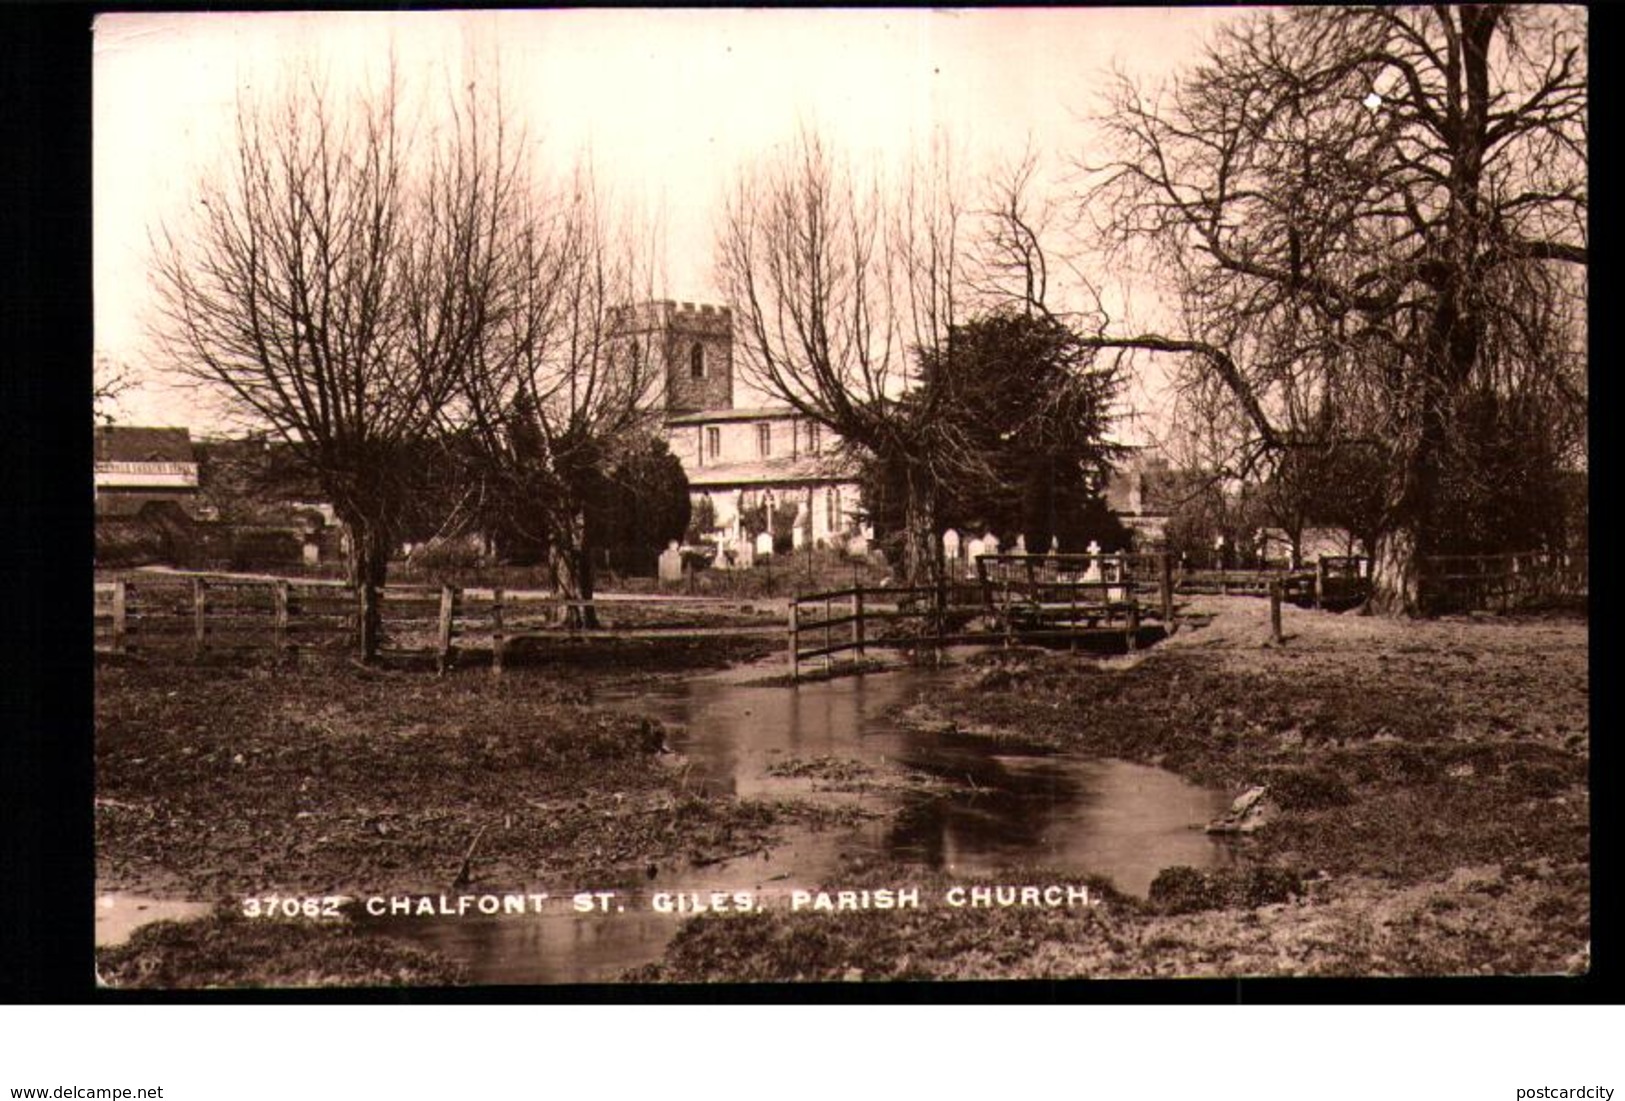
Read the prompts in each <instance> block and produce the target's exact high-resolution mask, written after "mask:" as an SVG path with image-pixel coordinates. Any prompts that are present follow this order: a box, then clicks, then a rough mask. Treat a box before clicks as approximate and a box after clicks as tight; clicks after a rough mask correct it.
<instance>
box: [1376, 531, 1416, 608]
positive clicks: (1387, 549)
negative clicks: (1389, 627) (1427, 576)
mask: <svg viewBox="0 0 1625 1101" xmlns="http://www.w3.org/2000/svg"><path fill="white" fill-rule="evenodd" d="M1420 569H1421V562H1420V556H1419V555H1418V554H1417V553H1416V532H1415V531H1414V530H1413V529H1411V528H1409V527H1402V528H1396V529H1395V530H1393V531H1390V532H1387V533H1385V534H1383V535H1379V536H1378V537H1377V538H1376V545H1375V547H1374V548H1373V553H1372V561H1371V601H1370V607H1371V610H1372V611H1374V612H1376V613H1378V614H1381V615H1417V614H1419V613H1420V612H1421V610H1422V600H1421V584H1420V580H1421V579H1420Z"/></svg>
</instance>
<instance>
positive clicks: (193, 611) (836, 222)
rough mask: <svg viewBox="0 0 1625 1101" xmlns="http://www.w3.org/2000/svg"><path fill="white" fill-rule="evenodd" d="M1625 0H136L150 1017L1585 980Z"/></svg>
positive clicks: (109, 925) (128, 329)
mask: <svg viewBox="0 0 1625 1101" xmlns="http://www.w3.org/2000/svg"><path fill="white" fill-rule="evenodd" d="M1587 21H1588V12H1587V10H1586V9H1585V8H1583V7H1577V6H1566V5H1545V6H1542V5H1534V6H1514V7H1498V6H1473V5H1462V6H1452V5H1435V6H1431V7H1379V8H1366V7H1361V8H1344V7H1245V6H1242V7H1223V8H1220V7H1208V8H1204V7H1187V8H1157V7H1130V8H1042V9H1039V8H1031V9H1016V8H1010V9H972V10H923V9H912V10H905V9H895V10H893V9H868V10H834V9H830V10H814V9H797V10H766V9H743V8H740V9H729V8H711V9H704V10H699V9H694V10H655V9H603V10H547V11H542V10H536V11H526V10H502V11H480V10H466V11H433V12H426V11H394V12H381V11H380V12H332V11H327V12H297V11H286V12H274V13H213V12H188V13H163V12H124V13H106V14H102V15H99V16H97V17H96V19H95V22H94V27H93V28H92V31H91V34H90V35H89V38H88V41H87V48H89V49H90V50H92V63H91V76H92V90H91V91H92V96H91V110H92V115H91V123H92V131H91V168H92V179H93V188H92V195H91V202H92V206H93V227H92V233H93V246H94V255H93V266H92V278H93V282H94V357H95V365H94V394H93V407H92V408H91V409H89V410H86V411H85V415H86V416H88V417H91V418H93V421H94V428H93V433H94V456H93V476H94V536H95V551H94V554H95V560H94V591H95V599H94V655H93V661H94V674H93V675H94V687H95V699H94V724H95V727H94V739H95V742H94V808H93V815H94V844H95V884H94V894H93V904H94V907H95V914H94V933H95V945H94V962H95V974H94V982H95V983H96V985H97V987H99V988H105V989H110V990H143V991H145V990H158V991H165V990H194V989H203V988H228V989H234V990H264V989H288V988H291V989H301V990H308V989H312V988H324V989H332V988H337V989H340V990H367V989H375V988H381V987H384V988H392V987H405V988H418V989H421V988H433V989H436V990H442V989H443V990H451V989H456V988H464V987H474V988H506V987H560V988H562V987H568V986H576V985H580V984H593V985H601V984H612V985H615V986H619V987H623V988H627V989H631V990H634V991H635V990H638V989H640V988H641V989H649V988H654V987H660V986H664V985H666V984H714V983H728V984H768V983H772V984H827V983H881V984H887V983H892V984H895V983H905V982H943V981H946V982H961V981H985V980H1056V981H1072V980H1107V981H1110V980H1145V979H1163V980H1166V979H1224V980H1234V979H1243V980H1247V979H1305V980H1317V979H1346V978H1352V979H1375V978H1429V979H1439V978H1447V977H1455V976H1496V977H1526V976H1560V977H1571V978H1575V979H1578V978H1580V977H1582V976H1585V975H1587V974H1588V972H1589V971H1590V969H1591V942H1592V908H1591V899H1592V877H1591V848H1592V835H1591V816H1592V805H1591V784H1590V762H1591V697H1590V681H1589V670H1590V643H1589V637H1590V629H1589V560H1588V548H1589V544H1588V527H1589V513H1588V507H1589V453H1588V442H1587V441H1588V431H1589V423H1588V313H1587V296H1588V286H1587V267H1588V247H1589V242H1588V219H1589V212H1588V144H1587V143H1588V113H1589V96H1588V83H1589V73H1588V41H1587V36H1588V23H1587ZM74 401H75V404H76V405H77V404H78V402H79V399H78V398H75V399H74ZM81 423H82V422H81ZM76 572H77V567H76ZM78 576H79V577H80V578H82V574H78ZM79 584H81V585H82V584H83V581H82V580H81V581H80V582H79ZM76 614H80V613H76ZM78 622H82V619H81V620H78ZM90 901H91V900H90V898H87V904H89V903H90ZM887 989H891V990H897V989H900V988H899V987H896V986H892V987H888V988H887ZM1509 1092H1510V1091H1509Z"/></svg>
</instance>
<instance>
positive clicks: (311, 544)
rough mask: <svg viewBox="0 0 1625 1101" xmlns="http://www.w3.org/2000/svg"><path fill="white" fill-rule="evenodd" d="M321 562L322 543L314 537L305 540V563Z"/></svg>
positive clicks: (309, 564) (316, 564) (317, 563)
mask: <svg viewBox="0 0 1625 1101" xmlns="http://www.w3.org/2000/svg"><path fill="white" fill-rule="evenodd" d="M321 563H322V545H321V543H319V542H317V541H316V540H315V539H306V540H305V565H307V566H319V565H321Z"/></svg>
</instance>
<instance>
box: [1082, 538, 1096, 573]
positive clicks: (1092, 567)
mask: <svg viewBox="0 0 1625 1101" xmlns="http://www.w3.org/2000/svg"><path fill="white" fill-rule="evenodd" d="M1085 549H1086V550H1087V551H1088V552H1089V566H1088V568H1087V569H1085V570H1084V571H1083V579H1084V580H1085V581H1099V580H1100V544H1099V543H1098V542H1096V541H1095V540H1093V539H1091V540H1089V546H1088V547H1087V548H1085Z"/></svg>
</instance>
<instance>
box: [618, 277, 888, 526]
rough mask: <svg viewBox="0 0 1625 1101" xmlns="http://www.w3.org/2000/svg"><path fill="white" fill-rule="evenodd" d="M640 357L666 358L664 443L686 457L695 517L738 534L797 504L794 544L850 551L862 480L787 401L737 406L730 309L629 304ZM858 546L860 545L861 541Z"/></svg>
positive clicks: (627, 320) (823, 432) (629, 327)
mask: <svg viewBox="0 0 1625 1101" xmlns="http://www.w3.org/2000/svg"><path fill="white" fill-rule="evenodd" d="M620 328H621V333H622V334H624V335H626V336H628V337H631V339H632V340H633V342H634V349H635V350H634V354H641V355H649V356H652V357H656V358H657V359H658V360H659V361H661V362H663V364H664V373H663V379H662V382H663V388H664V406H663V410H662V412H663V417H664V427H665V435H666V442H667V445H668V446H669V447H670V448H671V451H672V454H674V455H676V456H677V457H678V459H679V460H680V461H681V462H682V464H683V471H684V473H685V474H686V475H687V476H688V484H689V492H690V497H691V500H692V502H693V504H694V507H695V509H696V514H703V512H704V509H705V506H704V505H703V504H702V502H709V508H710V514H711V515H712V517H714V520H713V527H712V531H711V533H710V534H711V535H713V536H714V537H715V538H716V539H717V540H719V541H723V540H737V539H739V538H740V537H741V535H742V523H741V516H742V514H743V513H744V512H746V511H748V510H751V509H754V508H756V507H758V506H760V505H764V504H765V505H767V507H768V512H769V515H772V514H773V513H774V512H775V511H779V510H786V507H787V506H789V505H794V506H795V508H796V518H795V526H794V543H795V545H796V546H797V547H800V546H802V545H804V544H805V543H806V542H807V541H808V540H810V541H811V542H812V544H813V545H814V546H832V547H838V548H845V547H846V546H847V545H848V544H849V542H850V541H851V540H852V539H853V537H854V536H858V535H859V534H860V532H862V531H863V524H862V518H861V513H860V508H859V497H858V485H857V482H856V480H855V476H854V472H853V469H852V466H851V463H850V461H849V460H848V458H847V457H846V456H845V455H844V454H842V453H841V451H840V448H839V446H838V445H839V443H840V441H839V439H838V438H836V437H835V436H834V435H833V434H832V433H831V432H830V431H829V429H828V428H826V427H824V426H823V425H821V424H819V423H817V422H816V421H814V420H812V419H811V418H809V417H806V416H804V415H803V414H801V413H799V412H797V411H796V410H794V409H791V408H789V407H788V406H736V405H735V404H734V397H735V387H734V354H733V315H732V312H731V311H730V310H729V309H728V307H726V306H712V305H696V304H694V303H692V302H674V301H671V300H669V299H666V300H656V301H653V302H647V303H643V304H641V305H638V306H634V307H631V308H629V309H628V310H627V311H626V312H625V314H624V315H623V319H622V321H621V326H620ZM860 545H861V544H860Z"/></svg>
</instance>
